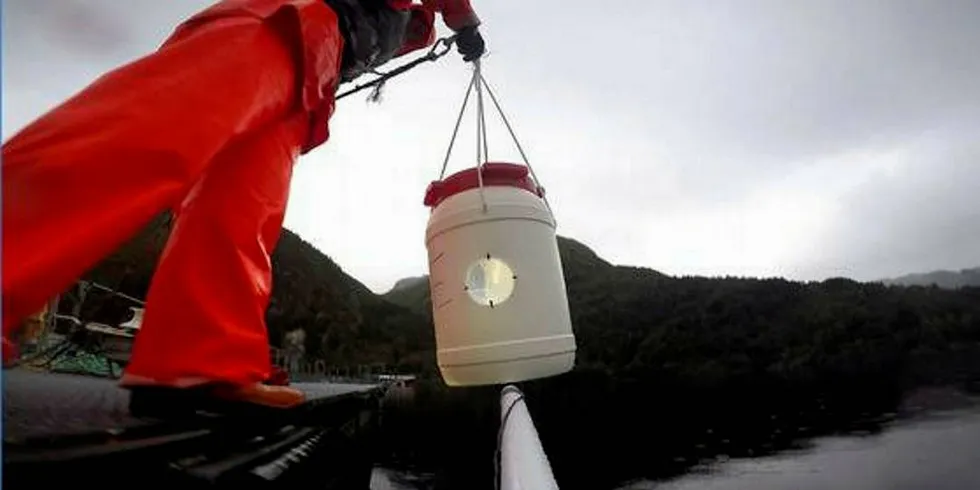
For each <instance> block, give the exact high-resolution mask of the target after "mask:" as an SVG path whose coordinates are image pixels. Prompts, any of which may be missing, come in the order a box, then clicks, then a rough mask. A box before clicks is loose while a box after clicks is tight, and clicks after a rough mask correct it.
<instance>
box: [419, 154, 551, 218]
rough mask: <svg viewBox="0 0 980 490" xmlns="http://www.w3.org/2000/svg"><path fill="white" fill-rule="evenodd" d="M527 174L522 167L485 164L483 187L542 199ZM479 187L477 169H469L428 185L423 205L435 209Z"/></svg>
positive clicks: (538, 188) (510, 164)
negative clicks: (523, 192) (512, 189)
mask: <svg viewBox="0 0 980 490" xmlns="http://www.w3.org/2000/svg"><path fill="white" fill-rule="evenodd" d="M528 174H529V172H528V168H527V167H526V166H524V165H515V164H513V163H485V164H483V186H484V187H491V186H497V187H516V188H519V189H524V190H526V191H528V192H530V193H532V194H534V195H536V196H538V197H544V189H541V188H540V187H538V186H536V185H535V184H534V181H533V180H531V177H530V176H529V175H528ZM479 187H480V178H479V175H478V174H477V168H476V167H473V168H469V169H466V170H463V171H460V172H456V173H455V174H452V175H450V176H449V177H446V178H445V179H443V180H437V181H435V182H433V183H431V184H429V188H428V189H427V190H426V191H425V201H423V203H424V204H425V205H426V206H429V207H436V206H438V205H439V203H441V202H442V201H444V200H446V199H448V198H450V197H452V196H455V195H456V194H459V193H460V192H463V191H468V190H470V189H477V188H479Z"/></svg>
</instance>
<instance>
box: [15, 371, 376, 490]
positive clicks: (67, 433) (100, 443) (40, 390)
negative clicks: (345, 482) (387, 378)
mask: <svg viewBox="0 0 980 490" xmlns="http://www.w3.org/2000/svg"><path fill="white" fill-rule="evenodd" d="M3 384H4V386H3V405H4V407H3V408H4V413H3V432H4V447H3V450H4V484H12V485H13V486H14V487H16V486H17V485H16V484H27V483H29V482H30V483H36V482H39V481H45V480H46V479H48V477H50V478H51V479H52V481H54V480H58V479H62V480H63V479H64V478H65V477H66V475H65V473H66V472H70V474H71V475H74V476H68V478H73V479H75V480H76V481H77V482H78V483H79V484H82V483H84V484H93V485H102V486H103V487H106V486H108V487H117V486H118V487H120V488H122V487H125V486H126V481H125V480H124V479H122V480H120V478H123V476H122V475H123V473H130V472H132V471H140V472H144V473H145V474H146V476H147V477H148V478H159V479H163V480H164V481H170V482H175V481H178V482H184V481H185V480H186V481H188V482H193V481H196V482H207V484H208V486H213V484H215V483H218V482H222V481H227V480H229V478H231V481H233V482H234V483H233V484H232V486H234V485H238V484H241V483H242V482H246V481H251V480H249V479H252V480H255V479H258V480H261V481H263V482H266V483H268V482H272V481H278V482H280V483H281V482H286V481H295V477H290V476H288V475H289V474H297V473H298V474H306V472H309V471H311V470H310V469H309V468H310V467H312V468H313V471H314V473H315V471H316V469H317V467H318V465H319V469H321V470H322V469H323V466H322V465H323V459H322V458H323V457H324V456H323V451H329V452H330V453H331V454H334V453H337V454H340V455H341V456H337V455H336V454H335V455H334V456H331V458H333V459H335V460H337V458H338V457H353V455H354V453H355V452H356V451H352V450H349V449H344V448H346V447H347V446H349V445H351V444H353V441H354V439H356V437H355V436H354V435H353V434H351V433H350V432H351V431H354V432H357V431H358V430H359V429H360V428H362V427H361V426H363V425H364V424H363V423H362V422H360V421H362V420H364V419H370V418H371V417H365V415H370V414H373V413H374V412H375V411H376V409H377V407H378V401H379V399H380V397H379V395H380V394H381V388H379V387H378V386H375V385H358V384H328V383H296V384H294V386H296V387H298V388H300V389H302V390H303V391H304V392H306V393H307V396H308V399H309V400H310V402H308V403H307V404H306V405H304V407H303V409H302V410H299V409H296V410H292V411H290V412H297V413H302V415H301V416H298V415H297V416H290V417H283V418H282V419H281V420H280V419H278V418H272V417H269V418H257V417H237V418H236V417H232V416H225V417H222V416H214V415H211V416H201V417H192V418H190V419H184V420H180V421H174V420H170V421H168V420H161V419H152V418H138V417H134V416H132V415H131V414H130V413H129V392H128V391H127V390H124V389H121V388H120V387H119V386H118V382H117V381H116V380H111V379H100V378H96V377H87V376H78V375H68V374H51V373H41V372H32V371H28V370H22V369H11V370H6V371H4V372H3ZM352 421H354V423H353V424H352V423H351V422H352ZM350 427H355V428H354V429H350ZM316 448H321V449H316ZM322 448H327V449H322ZM317 455H319V456H317ZM316 461H319V462H316ZM360 463H361V462H358V461H352V462H350V463H348V464H346V465H339V466H337V467H335V468H333V472H334V473H335V474H336V475H346V474H347V473H349V471H350V468H345V466H348V467H351V468H352V467H353V466H356V465H358V464H360ZM123 468H129V470H130V471H126V472H123V473H119V474H118V475H116V479H117V482H116V483H118V485H115V484H112V483H110V482H109V481H107V480H106V478H109V477H112V475H113V474H114V473H118V471H120V470H121V469H123ZM297 468H307V469H301V470H297ZM152 475H158V476H156V477H154V476H152ZM174 475H176V476H177V477H178V478H177V479H176V480H174V479H169V480H168V479H167V478H173V477H174ZM164 476H166V478H164ZM327 476H328V475H325V474H321V475H320V477H324V478H326V477H327ZM243 478H244V480H243ZM304 478H306V477H304ZM110 479H111V478H110ZM93 480H94V481H93ZM328 487H329V485H328Z"/></svg>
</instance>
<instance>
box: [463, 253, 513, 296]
mask: <svg viewBox="0 0 980 490" xmlns="http://www.w3.org/2000/svg"><path fill="white" fill-rule="evenodd" d="M516 280H517V276H515V275H514V271H513V269H511V268H510V266H509V265H507V263H506V262H504V261H502V260H500V259H498V258H495V257H491V256H489V255H487V256H486V257H484V258H481V259H480V260H477V261H476V262H474V263H473V264H471V265H470V267H469V269H467V271H466V292H467V293H468V294H469V295H470V299H472V300H473V301H475V302H476V303H477V304H480V305H483V306H489V307H491V308H493V307H495V306H499V305H500V304H501V303H503V302H504V301H507V300H508V299H509V298H510V296H511V294H513V293H514V283H515V282H516Z"/></svg>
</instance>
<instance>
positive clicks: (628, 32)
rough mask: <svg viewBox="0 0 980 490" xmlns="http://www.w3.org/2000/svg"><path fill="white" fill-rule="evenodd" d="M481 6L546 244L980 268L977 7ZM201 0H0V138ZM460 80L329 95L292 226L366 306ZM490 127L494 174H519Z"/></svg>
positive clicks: (900, 270) (454, 103) (447, 77)
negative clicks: (324, 137)
mask: <svg viewBox="0 0 980 490" xmlns="http://www.w3.org/2000/svg"><path fill="white" fill-rule="evenodd" d="M473 3H474V5H475V6H476V7H477V9H478V10H479V13H480V15H481V17H482V18H483V20H484V24H485V25H484V27H483V32H484V35H485V36H486V38H487V42H488V44H489V49H490V56H489V57H488V58H487V60H486V61H485V67H486V74H487V77H488V79H489V81H490V83H491V84H492V85H493V86H494V88H495V90H496V91H497V92H498V95H499V96H500V98H501V102H502V103H503V105H504V109H505V110H506V111H507V112H508V115H509V117H510V118H511V120H512V122H513V123H514V125H515V127H516V130H517V132H518V135H519V136H520V137H521V139H522V143H523V144H524V145H525V147H526V149H527V150H528V153H529V157H530V159H531V162H532V164H533V165H534V167H535V170H536V171H537V172H538V174H539V177H541V180H542V181H543V183H544V184H545V186H546V187H547V188H548V191H549V194H550V197H551V199H552V204H553V206H554V208H555V211H556V215H557V219H558V221H559V233H561V234H562V235H565V236H570V237H572V238H575V239H578V240H580V241H582V242H584V243H585V244H587V245H589V246H591V247H592V248H593V249H595V250H596V252H597V253H599V254H600V255H601V256H603V257H604V258H606V259H608V260H610V261H612V262H615V263H620V264H630V265H641V266H645V267H651V268H654V269H657V270H660V271H662V272H666V273H669V274H705V275H723V274H732V275H752V276H774V275H775V276H785V277H789V278H793V279H823V278H826V277H829V276H848V277H853V278H856V279H861V280H865V279H876V278H881V277H888V276H895V275H901V274H904V273H907V272H919V271H928V270H933V269H940V268H949V269H958V268H963V267H970V266H977V265H980V55H978V53H977V46H980V28H978V27H977V19H980V2H977V1H975V0H919V1H912V0H821V1H802V0H800V1H793V2H787V1H783V0H769V1H763V0H739V1H722V2H719V1H708V0H673V1H658V0H633V1H627V0H620V1H616V2H600V1H594V0H589V1H579V0H473ZM207 4H209V2H207V1H201V0H167V1H160V0H125V1H120V0H3V7H4V12H3V40H2V41H3V42H2V49H3V127H2V129H3V138H4V140H6V139H7V138H9V137H10V136H11V135H12V134H13V133H14V132H15V131H16V130H17V129H19V128H21V127H23V126H24V125H25V124H27V123H28V122H29V121H30V120H31V119H33V118H34V117H37V116H38V115H40V114H41V113H43V112H44V111H45V110H47V109H49V108H50V107H52V106H53V105H55V104H56V103H58V102H59V101H61V100H62V99H64V98H65V97H67V96H69V95H71V94H72V93H74V92H76V91H77V90H79V89H81V88H82V87H84V86H85V85H86V84H88V83H89V82H91V81H92V80H93V79H94V78H95V77H97V76H98V75H99V74H101V73H102V72H104V71H106V70H108V69H111V68H114V67H115V66H118V65H119V64H121V63H124V62H127V61H129V60H132V59H135V58H137V57H139V56H142V55H144V54H146V53H148V52H150V51H152V50H153V49H155V48H156V47H157V46H158V45H159V43H160V42H161V41H162V40H163V39H164V38H165V37H166V36H167V34H168V33H169V32H170V31H171V30H172V29H173V27H174V26H175V25H176V24H177V23H178V22H179V21H181V20H182V19H184V18H185V17H186V16H188V15H190V14H192V13H193V12H195V11H197V10H198V9H200V8H201V7H203V6H205V5H207ZM468 77H469V71H468V67H467V66H465V64H464V63H463V62H462V61H461V60H459V59H458V58H457V57H451V58H446V59H444V60H443V61H442V62H441V63H440V64H438V65H426V66H424V67H422V68H419V69H418V70H415V71H414V72H412V73H411V74H409V75H406V76H404V77H402V78H401V79H400V80H397V81H394V82H392V83H391V84H389V86H388V88H387V90H386V93H385V99H384V101H383V103H381V104H380V105H376V104H368V103H366V102H365V100H364V97H361V96H355V97H352V98H349V99H347V100H345V101H343V102H341V103H340V105H339V107H338V110H337V113H336V115H335V117H334V118H333V121H332V139H331V141H330V142H328V143H327V144H326V145H324V146H323V147H321V148H319V149H317V150H316V151H314V152H312V153H310V154H308V155H307V156H305V157H304V158H302V159H301V161H300V164H299V166H298V169H297V172H296V175H295V178H294V182H293V190H292V197H291V201H290V208H289V212H288V215H287V218H286V226H287V227H289V228H290V229H292V230H294V231H296V232H297V233H299V235H300V236H302V237H303V238H305V239H306V240H308V241H310V242H312V243H313V244H314V245H316V246H317V247H318V248H320V249H321V250H322V251H323V252H325V253H326V254H328V255H329V256H331V257H332V258H334V259H335V260H336V261H337V262H338V263H339V264H340V265H341V266H342V267H343V268H344V269H345V270H346V271H347V272H348V273H350V274H352V275H353V276H355V277H357V278H358V279H360V280H361V281H363V282H364V283H365V284H366V285H367V286H369V287H370V288H372V289H374V290H376V291H384V290H386V289H388V288H389V287H390V286H391V285H392V284H393V283H394V282H395V281H396V280H397V279H399V278H401V277H404V276H411V275H421V274H423V273H424V272H425V268H426V255H425V247H424V243H423V235H424V230H425V224H426V219H427V212H428V211H427V209H426V208H425V207H423V206H422V196H423V194H424V191H425V188H426V186H427V185H428V183H429V182H430V181H431V180H433V179H434V178H436V177H437V176H438V172H439V167H440V165H441V163H442V157H443V154H444V151H445V147H446V144H447V143H448V140H449V136H450V132H451V129H452V125H453V122H454V118H455V116H456V113H457V111H458V108H459V104H460V102H461V98H462V95H463V91H464V90H465V86H466V83H467V82H468ZM494 123H495V124H494V125H493V126H492V127H491V134H490V153H491V157H492V159H495V160H513V159H515V158H516V156H517V155H516V152H515V151H514V149H513V146H512V145H511V144H510V142H509V141H508V139H507V138H506V137H505V136H506V134H505V133H504V132H502V131H501V129H500V126H499V125H497V124H496V121H495V122H494ZM472 128H473V126H472V125H469V126H466V127H464V130H463V133H462V135H461V139H460V141H459V147H458V148H459V149H458V151H457V152H456V157H454V159H453V161H452V164H451V167H450V168H451V170H454V171H455V170H460V169H463V168H466V167H468V166H471V165H472V164H473V163H474V158H475V150H474V147H473V145H474V138H473V133H474V131H473V129H472ZM120 163H121V164H125V162H120Z"/></svg>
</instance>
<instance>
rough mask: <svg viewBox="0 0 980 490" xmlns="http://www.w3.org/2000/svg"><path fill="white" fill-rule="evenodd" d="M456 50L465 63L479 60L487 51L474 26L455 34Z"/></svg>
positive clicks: (478, 31)
mask: <svg viewBox="0 0 980 490" xmlns="http://www.w3.org/2000/svg"><path fill="white" fill-rule="evenodd" d="M456 48H457V50H458V51H459V54H461V55H463V61H466V62H470V61H474V60H477V59H480V57H481V56H483V53H485V52H486V50H487V47H486V43H484V42H483V36H481V35H480V30H479V29H478V28H477V27H476V26H470V27H464V28H463V29H461V30H460V31H459V32H458V33H456Z"/></svg>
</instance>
